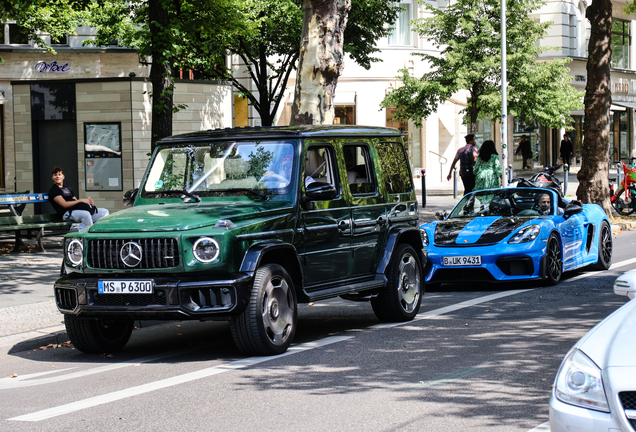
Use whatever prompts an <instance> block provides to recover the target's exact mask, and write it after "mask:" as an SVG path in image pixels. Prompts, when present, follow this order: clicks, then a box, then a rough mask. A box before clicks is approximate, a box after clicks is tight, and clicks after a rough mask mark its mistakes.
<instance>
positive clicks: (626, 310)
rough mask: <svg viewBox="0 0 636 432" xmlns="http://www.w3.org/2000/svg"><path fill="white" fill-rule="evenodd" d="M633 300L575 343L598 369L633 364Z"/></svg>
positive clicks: (635, 347)
mask: <svg viewBox="0 0 636 432" xmlns="http://www.w3.org/2000/svg"><path fill="white" fill-rule="evenodd" d="M634 342H636V300H631V301H629V302H628V303H627V304H625V305H624V306H622V307H620V308H619V309H617V310H616V311H615V312H614V313H613V314H611V315H610V316H608V317H607V318H605V319H604V320H603V321H601V322H600V323H599V324H598V325H597V326H596V327H594V328H593V329H592V330H590V331H589V332H588V333H587V334H586V335H585V336H583V338H581V339H580V340H579V341H578V342H577V344H576V345H575V346H576V347H577V348H579V349H580V350H581V351H583V352H584V353H585V354H586V355H587V356H588V357H589V358H591V359H592V361H594V363H596V365H597V366H598V367H600V368H601V369H605V368H608V367H634V366H636V343H634Z"/></svg>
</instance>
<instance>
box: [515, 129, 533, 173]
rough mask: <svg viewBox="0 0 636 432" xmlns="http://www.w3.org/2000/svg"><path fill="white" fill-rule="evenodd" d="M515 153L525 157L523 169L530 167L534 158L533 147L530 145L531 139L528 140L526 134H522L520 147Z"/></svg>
mask: <svg viewBox="0 0 636 432" xmlns="http://www.w3.org/2000/svg"><path fill="white" fill-rule="evenodd" d="M515 154H516V155H519V154H521V157H523V168H522V169H530V168H531V167H530V164H531V162H530V161H531V160H532V147H531V146H530V141H528V137H527V136H525V135H521V141H520V142H519V147H517V150H515Z"/></svg>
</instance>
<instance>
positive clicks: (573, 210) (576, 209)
mask: <svg viewBox="0 0 636 432" xmlns="http://www.w3.org/2000/svg"><path fill="white" fill-rule="evenodd" d="M582 211H583V207H581V206H580V205H576V204H568V205H567V206H566V207H565V217H570V216H572V215H575V214H578V213H581V212H582Z"/></svg>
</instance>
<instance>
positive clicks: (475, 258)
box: [443, 255, 481, 266]
mask: <svg viewBox="0 0 636 432" xmlns="http://www.w3.org/2000/svg"><path fill="white" fill-rule="evenodd" d="M443 260H444V265H445V266H475V265H481V255H472V256H454V257H443Z"/></svg>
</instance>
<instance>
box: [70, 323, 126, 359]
mask: <svg viewBox="0 0 636 432" xmlns="http://www.w3.org/2000/svg"><path fill="white" fill-rule="evenodd" d="M64 325H65V326H66V333H68V336H69V338H70V339H71V343H72V344H73V346H74V347H75V348H77V349H78V350H80V351H82V352H84V353H87V354H99V353H107V352H116V351H120V350H121V349H122V348H123V347H124V346H125V345H126V343H127V342H128V339H130V334H131V333H132V330H133V320H104V319H86V318H78V317H76V316H73V315H64Z"/></svg>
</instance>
